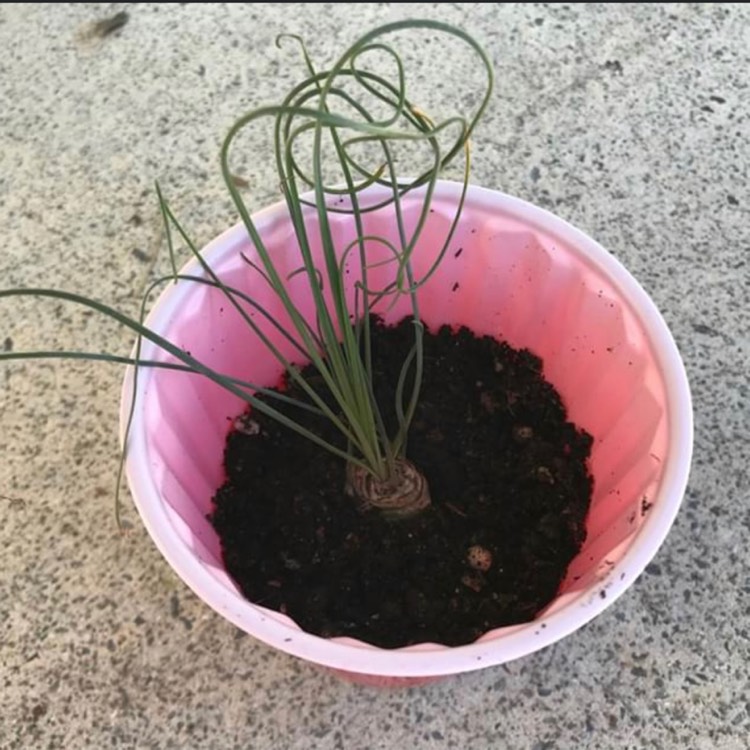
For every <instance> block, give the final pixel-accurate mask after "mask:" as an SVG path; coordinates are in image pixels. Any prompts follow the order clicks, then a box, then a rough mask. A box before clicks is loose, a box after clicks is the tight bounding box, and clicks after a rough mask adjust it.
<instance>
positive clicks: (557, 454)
mask: <svg viewBox="0 0 750 750" xmlns="http://www.w3.org/2000/svg"><path fill="white" fill-rule="evenodd" d="M412 343H413V326H412V324H411V322H409V321H408V320H407V321H403V322H402V323H401V324H399V325H398V326H396V327H392V328H386V327H384V326H380V325H379V326H377V327H376V328H375V329H374V332H373V363H374V372H375V382H376V384H377V389H378V390H377V397H378V401H379V403H380V404H381V408H382V410H383V411H384V412H386V413H389V412H391V411H393V408H392V406H391V405H392V404H393V403H394V401H395V395H394V388H395V384H396V382H397V378H398V373H399V369H400V367H401V364H402V362H403V361H404V358H405V356H406V354H407V352H408V351H409V348H410V346H411V345H412ZM424 351H425V357H424V359H425V374H424V382H423V387H422V394H421V398H420V401H419V406H418V408H417V411H416V415H415V418H414V421H413V424H412V428H411V431H410V434H409V443H408V450H407V454H408V457H409V459H410V460H411V461H412V462H413V463H414V464H416V466H418V467H419V468H420V469H421V470H422V472H423V473H424V474H425V476H426V477H427V481H428V483H429V487H430V493H431V497H432V504H431V506H430V507H429V508H428V509H427V510H425V511H423V512H422V513H420V514H419V515H417V516H415V517H412V518H410V519H407V520H387V519H385V518H384V517H382V515H381V514H380V513H379V512H378V511H373V510H371V511H367V512H361V511H359V510H358V509H357V507H356V504H355V502H354V501H353V500H352V498H351V497H349V496H348V495H346V494H345V493H344V482H345V467H344V464H343V462H342V461H341V460H340V459H338V458H336V457H335V456H332V455H331V454H329V453H328V452H327V451H325V450H323V449H322V448H319V447H317V446H316V445H314V444H313V443H311V442H310V441H308V440H306V439H304V438H302V437H300V436H298V435H297V434H296V433H293V432H292V431H290V430H289V429H287V428H284V427H281V426H279V425H278V423H276V422H274V421H272V420H270V419H268V418H266V417H264V416H263V415H262V414H260V413H253V414H249V413H248V414H247V415H245V416H244V417H243V418H242V419H241V420H240V424H241V427H240V429H237V430H234V431H233V432H232V433H231V434H230V435H229V438H228V441H227V447H226V452H225V468H226V476H227V480H226V483H225V484H224V486H223V487H221V489H220V490H219V491H218V493H217V494H216V497H215V498H214V503H215V510H214V513H213V515H212V522H213V525H214V526H215V528H216V530H217V532H218V534H219V536H220V538H221V543H222V548H223V555H224V562H225V564H226V567H227V570H228V572H229V574H230V575H231V576H232V577H233V578H234V580H235V581H236V582H237V583H238V585H239V586H240V588H241V589H242V591H243V593H244V594H245V596H246V597H247V598H248V599H249V600H251V601H253V602H255V603H257V604H261V605H263V606H264V607H268V608H270V609H274V610H278V611H280V612H284V613H286V614H288V615H289V616H290V617H292V618H293V619H294V620H295V621H296V622H297V623H298V624H299V625H300V627H302V628H303V629H304V630H306V631H308V632H311V633H315V634H318V635H321V636H325V637H331V636H343V635H346V636H351V637H355V638H360V639H362V640H364V641H367V642H369V643H372V644H374V645H377V646H380V647H384V648H393V647H398V646H405V645H408V644H412V643H419V642H425V641H434V642H437V643H442V644H446V645H451V646H456V645H461V644H466V643H470V642H472V641H474V640H476V638H477V637H478V636H480V635H481V634H482V633H485V632H486V631H487V630H490V629H492V628H495V627H499V626H503V625H512V624H516V623H522V622H527V621H529V620H531V619H533V617H534V616H535V615H536V614H537V613H538V612H539V611H540V610H541V609H542V608H543V607H544V606H545V605H546V604H548V603H549V602H550V601H551V600H552V599H553V598H554V596H555V595H556V593H557V591H558V587H559V586H560V583H561V581H562V578H563V576H564V574H565V571H566V568H567V567H568V564H569V563H570V561H571V559H572V558H573V557H574V556H575V554H576V553H577V552H578V550H579V549H580V547H581V544H582V543H583V540H584V538H585V523H584V522H585V518H586V514H587V512H588V508H589V503H590V498H591V490H592V479H591V476H590V474H589V471H588V468H587V464H586V460H587V457H588V455H589V451H590V448H591V443H592V439H591V437H590V436H589V435H587V434H586V433H584V432H582V431H581V430H578V429H577V428H576V427H575V426H574V425H573V424H571V423H570V422H568V420H567V417H566V413H565V409H564V407H563V404H562V402H561V400H560V397H559V395H558V394H557V392H556V391H555V390H554V388H553V387H552V386H551V385H550V384H549V383H547V382H546V381H545V380H544V378H543V377H542V362H541V361H540V360H539V358H537V357H535V356H534V355H533V354H531V353H530V352H528V351H517V350H514V349H512V348H510V347H509V346H508V345H506V344H503V343H498V342H497V341H495V340H494V339H492V338H490V337H482V338H479V337H476V336H474V335H473V334H472V333H471V332H469V331H468V330H467V329H465V328H462V329H460V330H458V331H452V330H451V329H449V328H448V327H444V328H441V329H440V330H439V331H437V333H435V334H432V333H429V332H425V339H424ZM312 380H313V381H314V382H315V383H316V386H320V387H321V388H322V387H323V386H322V383H321V382H320V379H319V377H317V376H314V375H313V376H312ZM282 387H283V388H284V389H285V390H289V391H290V392H292V393H294V395H296V396H299V394H298V393H296V392H295V391H296V389H295V388H289V387H288V386H287V384H286V383H285V384H284V385H283V386H282ZM321 392H322V391H321ZM274 405H275V406H276V407H277V408H282V406H279V402H276V401H274ZM284 410H285V411H287V412H288V413H290V414H294V416H295V418H297V419H299V420H301V421H304V423H305V424H306V426H308V427H309V428H310V429H311V430H313V431H315V432H317V433H318V434H320V435H322V436H324V437H325V438H326V439H327V440H329V441H331V442H335V443H338V444H341V443H342V440H341V439H340V437H339V435H338V433H336V431H335V429H334V428H333V427H332V426H331V425H330V423H328V422H327V421H326V420H324V419H321V418H318V417H316V416H315V415H311V414H309V413H306V412H301V411H300V410H299V409H295V408H294V407H284ZM392 427H393V425H391V428H392ZM391 434H393V432H391ZM487 553H489V554H487ZM481 568H487V569H486V570H483V569H481Z"/></svg>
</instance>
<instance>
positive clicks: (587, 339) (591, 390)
mask: <svg viewBox="0 0 750 750" xmlns="http://www.w3.org/2000/svg"><path fill="white" fill-rule="evenodd" d="M452 205H453V202H452V201H449V200H444V201H442V200H438V201H437V202H436V203H435V204H434V205H433V209H434V211H433V212H432V213H430V214H429V218H428V220H427V226H426V230H425V231H424V233H423V235H422V238H421V240H420V242H419V245H418V247H417V250H416V252H415V271H416V277H417V278H418V279H419V278H421V277H422V275H423V274H424V273H425V271H426V270H427V268H428V267H429V266H430V264H431V262H432V260H434V259H435V257H436V254H437V252H438V251H439V249H440V247H441V244H442V241H443V239H444V237H445V234H446V232H447V229H448V227H449V226H450V221H451V218H452V213H451V212H452ZM418 211H419V202H418V200H417V199H413V200H407V201H405V216H406V219H407V224H408V225H409V226H410V227H413V226H414V225H415V223H416V221H417V216H418ZM366 216H367V218H366V226H365V233H366V234H377V235H380V236H384V237H386V238H388V239H391V240H392V241H395V240H396V239H397V237H396V230H395V223H394V221H393V212H392V209H385V210H381V211H377V212H374V213H370V214H367V215H366ZM311 222H312V219H311ZM347 223H348V222H347V220H346V218H345V217H344V216H339V217H338V218H336V220H335V221H334V225H333V232H334V236H335V238H336V240H337V242H338V243H339V246H340V247H344V246H345V245H346V244H347V243H348V241H350V240H351V239H352V238H353V235H352V233H351V231H350V229H349V228H348V226H347ZM261 226H262V231H263V234H264V236H265V237H266V239H267V243H268V245H269V247H270V248H271V249H272V252H273V253H274V256H275V257H276V258H277V259H279V263H280V266H281V271H282V275H286V274H288V273H291V272H292V271H294V270H295V269H296V268H297V267H298V266H299V265H300V261H299V258H298V255H297V249H296V245H295V244H294V242H293V237H292V234H291V232H290V230H289V228H288V227H287V226H286V224H285V222H284V221H283V217H282V216H279V215H278V212H277V214H276V215H275V216H272V217H271V218H269V219H267V220H264V221H262V222H261ZM311 226H312V223H311ZM313 249H314V251H315V252H317V251H318V248H316V247H314V248H313ZM240 250H243V251H244V252H245V253H247V254H252V248H251V247H250V245H249V243H248V242H247V240H246V238H245V237H244V233H243V232H242V231H241V230H238V229H235V230H232V231H230V232H229V233H227V234H225V235H224V236H222V238H220V239H219V240H217V241H216V242H215V243H213V244H212V245H211V246H209V248H208V249H207V251H206V253H207V257H208V258H209V260H210V262H211V264H212V266H213V268H214V269H215V270H216V271H217V272H218V273H219V274H220V276H221V278H222V279H223V280H224V282H225V283H226V284H227V285H230V286H234V287H237V288H239V289H243V290H245V291H248V290H249V288H250V287H251V286H252V289H253V291H252V295H253V296H254V298H255V299H256V300H257V301H258V302H259V303H260V304H261V305H263V306H264V307H265V308H266V310H267V311H268V312H269V314H270V316H271V317H272V319H273V320H275V321H276V322H278V323H279V324H281V325H286V324H287V323H288V319H287V316H286V313H285V312H284V310H283V308H282V306H281V305H280V304H279V303H278V301H276V300H274V299H273V297H272V295H271V293H270V292H269V290H268V287H267V285H265V284H264V283H263V282H262V281H261V280H260V279H259V277H258V275H257V273H256V272H255V271H254V270H253V269H252V268H251V267H249V266H248V265H247V264H246V263H245V262H244V261H243V260H242V259H241V257H240V254H239V251H240ZM368 253H369V256H368V257H370V258H371V262H374V263H376V262H377V261H378V260H387V259H388V257H389V255H388V251H387V249H386V248H385V246H384V245H382V244H376V243H371V244H370V246H369V249H368ZM358 269H359V260H358V257H357V254H356V251H355V252H353V253H351V254H350V256H349V259H348V261H347V271H348V273H347V282H348V284H349V294H350V299H353V297H351V295H352V294H353V291H352V290H353V289H354V282H355V280H357V279H359V278H360V276H361V275H360V272H359V270H358ZM393 273H394V271H393V265H392V264H390V265H381V266H378V267H377V268H376V269H373V271H372V272H371V275H370V278H369V284H370V287H371V288H374V289H377V288H380V287H381V286H383V285H384V284H386V283H387V282H388V281H389V280H390V279H391V278H392V277H393ZM188 286H189V285H188V284H187V283H185V282H181V283H180V284H178V285H177V287H176V288H174V289H173V290H172V291H171V292H170V293H169V295H170V296H168V297H167V298H166V299H167V301H168V302H169V303H170V304H168V305H167V308H168V309H169V308H170V305H171V310H169V312H168V313H167V314H166V318H164V319H160V320H159V321H158V325H159V326H160V327H161V328H162V330H165V331H166V334H167V337H168V338H169V339H170V340H172V341H173V342H174V343H176V344H177V345H179V346H181V347H183V348H184V349H186V350H187V351H189V352H190V353H191V354H192V355H193V356H195V357H197V358H198V359H199V360H202V361H206V362H210V363H212V366H213V367H214V368H215V369H217V370H219V371H221V372H224V373H226V374H230V375H233V376H235V377H237V378H242V379H245V380H249V381H252V382H254V383H256V384H261V385H268V384H273V383H275V382H276V380H277V378H278V376H279V374H280V367H279V365H278V364H277V363H276V362H274V361H273V360H272V359H270V358H269V357H267V356H265V355H263V354H262V353H261V352H260V351H259V341H258V338H257V336H256V335H255V334H253V333H252V332H251V331H250V329H249V327H248V326H247V324H246V323H245V321H244V320H243V318H242V316H241V315H240V314H239V313H238V312H237V310H235V309H234V308H233V307H232V305H231V303H229V302H228V301H227V299H226V298H225V297H224V295H223V294H222V293H221V292H219V291H217V290H215V289H211V288H208V287H205V286H203V287H201V286H199V285H192V286H190V291H191V295H190V297H189V298H188V297H187V296H186V295H185V291H187V288H188ZM289 289H290V293H291V294H292V296H293V297H294V299H295V300H296V301H297V302H298V304H299V305H300V306H301V309H302V311H303V312H304V313H305V314H306V315H307V316H308V319H310V320H312V305H311V300H310V294H309V292H308V291H307V289H306V282H305V279H304V277H303V276H302V275H298V276H295V277H293V278H292V280H291V281H290V282H289ZM178 303H179V304H178ZM419 304H420V309H421V314H422V316H423V319H424V320H425V322H426V323H427V324H428V325H430V326H437V325H441V324H443V323H449V324H453V325H466V326H468V327H469V328H471V329H472V330H474V331H475V332H477V333H483V334H489V335H493V336H496V337H500V338H504V339H506V340H507V341H508V342H509V343H510V344H511V345H513V346H516V347H527V348H529V349H531V350H532V351H533V352H534V353H536V354H537V355H539V356H541V357H542V359H543V360H544V372H545V375H546V377H547V378H548V379H549V380H550V381H551V382H552V383H553V384H554V385H555V387H556V388H557V389H558V390H559V391H560V392H561V394H562V396H563V399H564V401H565V403H566V405H567V407H568V410H569V415H570V418H571V419H572V420H573V421H574V422H576V423H577V424H578V425H579V426H581V427H583V428H584V429H586V430H587V431H588V432H590V433H591V434H592V435H593V437H594V447H593V452H592V457H591V468H592V473H593V475H594V477H595V492H594V499H593V504H592V509H591V512H590V515H589V519H588V538H587V541H586V543H585V546H584V548H583V549H582V550H581V552H580V554H579V555H578V557H577V558H576V559H575V560H574V562H573V563H572V564H571V566H570V569H569V571H568V576H567V578H566V580H565V582H564V584H563V586H562V590H561V594H560V596H559V597H558V599H557V600H556V601H555V602H554V603H553V604H552V605H551V606H550V608H549V611H554V610H555V609H557V608H560V607H562V606H564V605H565V603H566V602H567V601H569V600H570V598H571V597H573V596H576V595H579V594H580V593H581V591H582V590H585V589H590V588H592V587H593V586H596V589H597V591H599V590H601V589H602V587H603V586H606V579H607V578H608V576H610V575H611V571H612V570H613V568H614V567H615V566H616V564H617V562H618V560H619V559H620V558H621V557H622V555H623V554H624V552H625V551H626V550H627V549H628V547H629V545H630V544H631V543H632V542H633V540H634V538H635V536H636V535H637V532H638V530H639V528H640V526H641V524H642V523H643V521H644V518H645V515H646V513H647V510H648V507H649V503H650V502H651V500H652V498H654V496H655V493H656V490H657V488H658V485H659V482H660V480H661V478H662V475H663V472H664V465H665V457H666V454H665V451H666V445H667V438H668V435H667V415H666V400H665V391H664V385H663V378H662V375H661V373H660V371H659V368H658V366H657V363H656V361H655V359H654V356H653V354H652V351H651V348H650V346H649V342H648V340H647V339H646V336H645V333H644V331H643V330H642V329H641V327H640V326H639V323H638V321H637V320H636V318H635V316H634V315H633V313H632V311H631V310H630V308H629V306H628V305H627V303H626V302H625V301H624V300H623V299H622V297H621V295H620V293H619V292H618V290H617V289H615V288H614V287H613V286H612V285H611V284H610V283H608V282H607V281H606V280H605V278H604V275H603V273H602V272H600V271H599V270H598V269H597V268H596V267H595V266H594V265H593V264H592V262H591V261H590V260H588V259H587V257H586V255H585V254H581V253H580V252H579V251H578V250H577V249H576V248H574V247H572V246H571V245H570V244H566V240H565V239H563V238H562V237H561V236H553V235H550V234H547V233H545V231H543V230H542V229H540V228H537V227H535V226H531V227H530V226H529V225H528V224H525V223H522V222H521V221H520V220H519V219H518V218H514V216H512V215H510V214H505V213H502V212H500V211H498V210H493V211H488V210H487V209H486V208H485V207H484V206H482V205H474V204H472V203H470V204H468V205H467V207H466V208H465V210H464V214H463V217H462V221H461V225H460V227H459V229H458V230H457V231H456V233H455V235H454V237H453V238H452V240H451V242H450V244H449V247H448V250H447V252H446V255H445V258H444V261H443V263H442V264H441V265H440V267H439V270H438V271H437V272H436V273H435V274H434V275H433V276H432V277H431V278H430V280H429V281H428V282H427V283H426V284H425V286H424V287H423V288H422V289H421V291H420V297H419ZM177 308H179V317H178V315H177ZM243 310H244V311H245V313H246V314H247V315H249V316H251V317H252V319H253V320H254V321H256V322H258V324H259V325H260V326H261V328H262V330H263V331H264V332H266V333H267V334H268V335H269V336H271V337H272V338H273V340H274V343H275V344H276V345H277V346H279V348H280V349H281V350H282V351H283V353H284V354H285V356H289V357H292V358H295V355H296V352H295V349H294V347H293V345H292V344H291V343H290V342H288V341H286V340H285V339H283V337H281V336H279V335H278V333H277V331H276V329H275V328H274V326H273V324H272V323H271V322H269V321H268V320H266V319H265V318H264V316H263V315H262V314H261V313H259V312H258V311H257V310H254V309H252V308H251V307H250V306H249V305H244V304H243ZM409 311H410V306H409V300H408V298H407V297H401V298H400V299H399V300H398V301H397V302H396V304H395V306H394V307H393V308H392V309H390V310H389V311H388V312H387V318H388V319H390V320H396V319H399V318H400V317H402V316H403V315H406V314H408V313H409ZM162 356H163V355H162ZM296 359H298V360H299V357H298V356H296ZM147 377H148V385H147V390H146V392H145V399H146V402H145V407H146V408H145V419H146V425H145V426H146V431H147V435H148V452H149V457H150V460H151V464H152V466H153V468H154V472H155V477H156V482H157V485H158V486H159V487H160V490H161V496H162V497H163V498H164V500H165V502H166V504H167V505H168V509H169V513H170V517H171V518H172V521H173V523H174V525H175V527H176V528H177V530H178V532H179V533H180V535H181V536H182V538H183V540H184V542H185V543H186V544H187V545H189V546H190V547H191V548H192V549H194V550H195V552H196V553H197V554H198V556H199V557H200V559H201V560H202V561H203V564H204V565H205V566H206V567H207V568H208V569H209V570H210V571H211V572H212V574H213V575H214V576H215V577H216V578H218V579H219V580H220V581H222V583H223V584H224V585H226V586H228V587H232V588H233V584H232V583H231V581H230V580H229V579H228V577H227V576H226V574H225V573H224V571H223V568H222V565H221V559H220V550H219V542H218V539H217V537H216V534H215V533H214V531H213V529H212V528H211V526H210V524H209V522H208V521H207V520H206V515H207V514H208V513H209V511H210V510H211V497H212V495H213V493H214V491H215V490H216V488H217V487H218V485H219V484H220V483H221V481H222V451H223V446H224V440H225V437H226V434H227V431H228V430H229V429H230V427H231V425H232V423H233V420H234V418H235V417H236V416H237V415H238V414H240V413H241V412H242V411H243V408H244V405H243V403H242V402H241V401H240V399H238V398H237V397H235V396H233V395H231V394H229V393H227V392H226V391H224V390H222V389H221V388H219V387H218V386H216V385H215V384H213V383H212V382H210V381H209V380H207V379H206V378H203V377H201V376H196V375H188V374H183V373H176V372H170V371H166V370H162V371H154V370H152V371H150V372H149V373H148V376H147ZM277 617H278V618H279V619H286V618H283V616H281V615H277Z"/></svg>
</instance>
